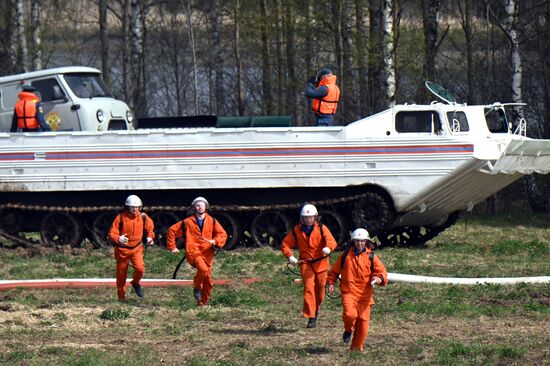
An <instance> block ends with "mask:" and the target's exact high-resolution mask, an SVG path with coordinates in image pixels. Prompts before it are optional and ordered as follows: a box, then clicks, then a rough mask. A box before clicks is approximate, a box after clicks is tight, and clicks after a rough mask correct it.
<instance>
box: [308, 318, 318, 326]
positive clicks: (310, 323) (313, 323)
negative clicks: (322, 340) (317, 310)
mask: <svg viewBox="0 0 550 366" xmlns="http://www.w3.org/2000/svg"><path fill="white" fill-rule="evenodd" d="M316 326H317V318H309V320H308V321H307V325H306V328H315V327H316Z"/></svg>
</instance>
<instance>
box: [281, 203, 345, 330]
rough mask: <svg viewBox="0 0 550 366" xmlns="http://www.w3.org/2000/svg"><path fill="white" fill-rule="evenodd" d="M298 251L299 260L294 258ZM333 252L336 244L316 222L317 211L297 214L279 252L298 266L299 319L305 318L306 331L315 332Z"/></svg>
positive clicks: (311, 209) (306, 209) (307, 208)
mask: <svg viewBox="0 0 550 366" xmlns="http://www.w3.org/2000/svg"><path fill="white" fill-rule="evenodd" d="M295 247H298V251H299V253H300V254H299V258H300V260H299V261H298V259H296V257H294V248H295ZM335 248H336V240H334V237H333V236H332V234H331V232H330V230H329V229H328V227H326V225H322V224H319V223H318V222H317V208H316V207H315V206H313V205H309V204H307V205H305V206H304V207H303V208H302V211H301V212H300V223H299V224H298V225H296V226H294V228H293V229H292V231H291V232H289V233H288V234H287V235H286V236H285V237H284V239H283V242H282V245H281V251H282V252H283V254H284V256H285V257H287V258H288V262H289V263H290V264H298V265H299V266H300V274H301V275H302V283H303V284H304V306H303V315H304V317H305V318H308V322H307V325H306V328H315V327H316V325H317V317H318V316H319V308H320V307H321V304H322V303H323V300H324V298H325V286H326V280H327V270H328V268H329V264H330V263H329V260H328V255H329V254H330V253H331V252H332V251H333V250H334V249H335Z"/></svg>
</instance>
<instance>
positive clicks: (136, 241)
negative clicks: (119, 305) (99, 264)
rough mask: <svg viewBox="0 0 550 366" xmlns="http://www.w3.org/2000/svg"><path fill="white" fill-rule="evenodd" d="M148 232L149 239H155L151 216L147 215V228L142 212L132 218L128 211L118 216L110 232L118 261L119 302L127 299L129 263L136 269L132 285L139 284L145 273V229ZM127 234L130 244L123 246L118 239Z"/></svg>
mask: <svg viewBox="0 0 550 366" xmlns="http://www.w3.org/2000/svg"><path fill="white" fill-rule="evenodd" d="M121 218H122V230H121V231H119V228H120V220H121ZM144 228H145V231H146V232H147V237H149V238H151V239H154V238H155V233H154V232H153V230H154V225H153V220H151V219H150V218H149V216H147V215H145V226H144V225H143V218H142V217H141V212H139V211H138V213H137V214H136V215H135V216H132V215H131V214H130V213H129V212H128V211H124V212H123V213H122V214H119V215H117V216H116V218H115V220H114V221H113V224H112V225H111V229H110V230H109V240H111V242H112V243H113V244H114V246H115V259H116V287H117V295H118V299H119V300H125V299H126V287H125V286H126V277H127V275H128V261H132V267H134V274H133V276H132V283H134V284H139V281H140V280H141V278H142V277H143V274H144V273H145V264H144V263H143V245H141V244H142V239H143V229H144ZM124 234H126V235H127V237H128V243H126V244H125V245H122V244H120V243H119V241H118V239H119V238H120V236H121V235H124Z"/></svg>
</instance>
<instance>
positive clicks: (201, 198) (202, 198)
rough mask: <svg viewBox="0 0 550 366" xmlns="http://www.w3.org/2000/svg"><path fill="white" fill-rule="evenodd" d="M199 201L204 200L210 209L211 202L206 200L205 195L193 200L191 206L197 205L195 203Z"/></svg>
mask: <svg viewBox="0 0 550 366" xmlns="http://www.w3.org/2000/svg"><path fill="white" fill-rule="evenodd" d="M197 202H204V204H205V205H206V209H208V206H209V203H208V201H207V200H206V198H204V197H197V198H195V199H194V200H193V202H191V206H195V203H197Z"/></svg>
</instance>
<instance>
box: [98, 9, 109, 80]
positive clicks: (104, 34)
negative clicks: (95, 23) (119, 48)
mask: <svg viewBox="0 0 550 366" xmlns="http://www.w3.org/2000/svg"><path fill="white" fill-rule="evenodd" d="M98 8H99V38H100V42H101V71H102V72H103V80H104V81H105V83H106V84H107V85H108V86H111V66H110V61H109V31H108V23H107V0H99V4H98Z"/></svg>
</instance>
